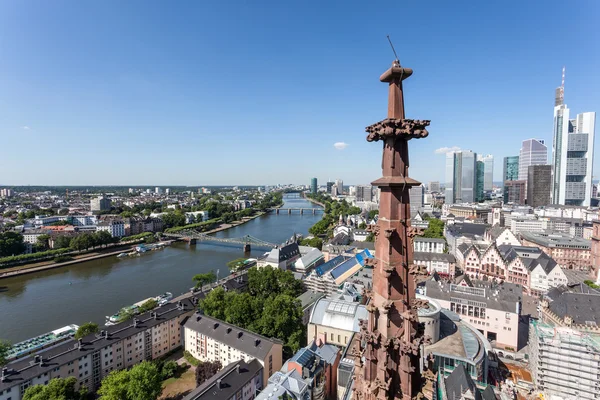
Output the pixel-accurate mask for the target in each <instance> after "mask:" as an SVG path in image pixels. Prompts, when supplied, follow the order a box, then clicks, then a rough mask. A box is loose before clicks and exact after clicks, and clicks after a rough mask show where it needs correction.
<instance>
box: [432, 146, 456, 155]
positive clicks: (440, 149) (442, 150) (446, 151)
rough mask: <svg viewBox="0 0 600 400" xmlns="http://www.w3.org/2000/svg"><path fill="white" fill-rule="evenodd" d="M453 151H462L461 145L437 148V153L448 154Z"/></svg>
mask: <svg viewBox="0 0 600 400" xmlns="http://www.w3.org/2000/svg"><path fill="white" fill-rule="evenodd" d="M452 151H460V147H458V146H452V147H440V148H439V149H435V151H434V153H435V154H446V153H450V152H452Z"/></svg>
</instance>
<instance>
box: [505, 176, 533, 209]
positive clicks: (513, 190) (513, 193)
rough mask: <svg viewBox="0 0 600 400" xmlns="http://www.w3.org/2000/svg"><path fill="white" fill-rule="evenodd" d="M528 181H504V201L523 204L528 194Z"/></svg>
mask: <svg viewBox="0 0 600 400" xmlns="http://www.w3.org/2000/svg"><path fill="white" fill-rule="evenodd" d="M526 187H527V181H506V182H504V202H505V203H512V204H518V205H523V204H525V195H526V194H527V188H526Z"/></svg>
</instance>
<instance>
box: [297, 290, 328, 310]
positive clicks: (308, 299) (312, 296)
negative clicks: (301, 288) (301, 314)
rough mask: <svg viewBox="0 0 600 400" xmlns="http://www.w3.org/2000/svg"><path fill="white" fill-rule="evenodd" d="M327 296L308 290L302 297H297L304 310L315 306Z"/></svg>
mask: <svg viewBox="0 0 600 400" xmlns="http://www.w3.org/2000/svg"><path fill="white" fill-rule="evenodd" d="M324 296H325V294H324V293H321V292H313V291H312V290H307V291H306V292H304V293H302V294H301V295H300V296H298V297H296V298H297V299H298V300H300V303H301V304H302V309H305V308H306V307H308V306H310V305H312V304H314V303H315V302H316V301H317V300H319V299H320V298H321V297H324Z"/></svg>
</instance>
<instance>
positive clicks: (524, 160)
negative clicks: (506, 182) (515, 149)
mask: <svg viewBox="0 0 600 400" xmlns="http://www.w3.org/2000/svg"><path fill="white" fill-rule="evenodd" d="M547 163H548V147H546V145H545V144H544V141H543V140H541V139H527V140H523V144H522V145H521V153H520V154H519V179H518V180H520V181H526V180H527V174H528V171H529V166H530V165H544V164H547Z"/></svg>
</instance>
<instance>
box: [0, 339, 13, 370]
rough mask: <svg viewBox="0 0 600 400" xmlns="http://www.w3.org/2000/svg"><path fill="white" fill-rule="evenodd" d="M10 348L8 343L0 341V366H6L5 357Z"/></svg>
mask: <svg viewBox="0 0 600 400" xmlns="http://www.w3.org/2000/svg"><path fill="white" fill-rule="evenodd" d="M11 348H12V346H11V344H10V342H7V341H6V340H0V366H2V365H4V364H6V356H7V355H8V352H9V351H10V349H11Z"/></svg>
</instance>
